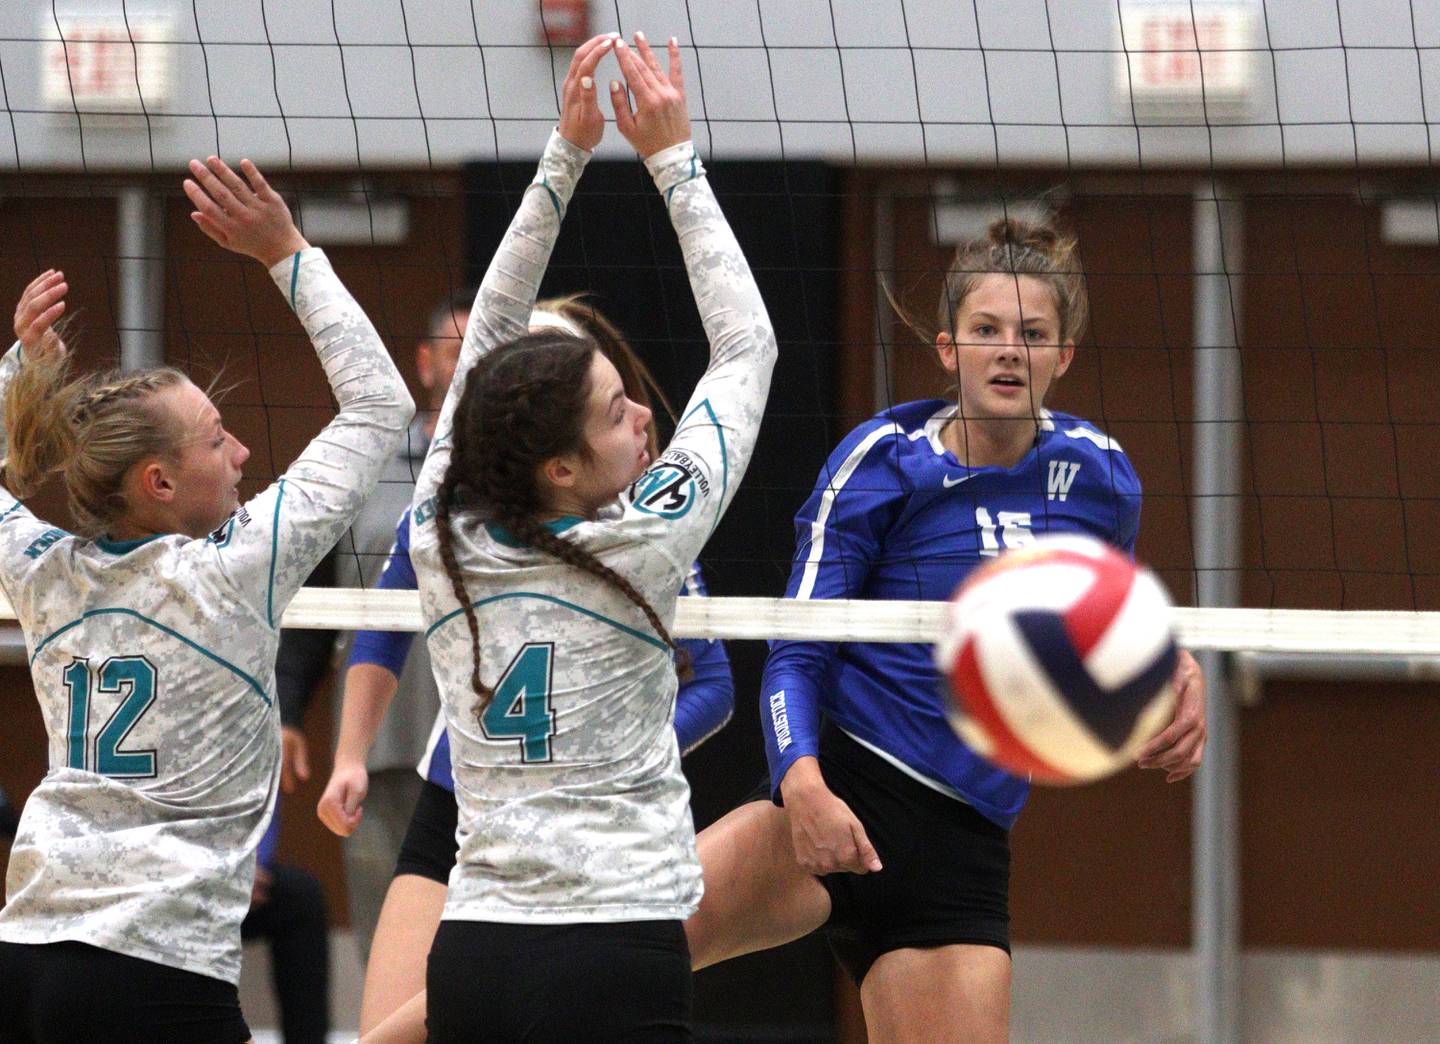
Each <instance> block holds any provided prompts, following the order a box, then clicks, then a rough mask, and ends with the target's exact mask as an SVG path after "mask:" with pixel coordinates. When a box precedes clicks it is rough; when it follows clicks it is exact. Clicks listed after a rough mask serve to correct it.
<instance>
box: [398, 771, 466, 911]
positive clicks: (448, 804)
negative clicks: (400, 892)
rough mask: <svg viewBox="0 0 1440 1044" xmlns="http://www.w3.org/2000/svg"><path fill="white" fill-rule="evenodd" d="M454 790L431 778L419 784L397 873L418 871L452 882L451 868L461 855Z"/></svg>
mask: <svg viewBox="0 0 1440 1044" xmlns="http://www.w3.org/2000/svg"><path fill="white" fill-rule="evenodd" d="M459 817H460V813H459V806H458V804H457V803H456V801H455V792H454V791H453V790H446V789H445V788H444V787H442V786H440V785H439V784H438V783H431V782H430V781H429V780H428V779H427V780H426V781H425V782H424V783H422V784H421V785H420V796H419V797H418V798H417V799H416V800H415V812H414V814H412V815H411V816H410V826H409V827H407V828H406V830H405V840H404V841H403V842H401V844H400V856H399V858H398V859H397V860H396V861H395V876H396V877H399V876H400V875H401V874H419V875H420V876H421V877H428V878H429V879H430V880H432V881H438V882H440V883H441V884H442V885H447V886H448V885H449V884H450V871H451V870H453V869H454V868H455V860H456V859H457V858H459V853H460V843H459V842H458V841H456V840H455V823H456V821H457V820H458V819H459Z"/></svg>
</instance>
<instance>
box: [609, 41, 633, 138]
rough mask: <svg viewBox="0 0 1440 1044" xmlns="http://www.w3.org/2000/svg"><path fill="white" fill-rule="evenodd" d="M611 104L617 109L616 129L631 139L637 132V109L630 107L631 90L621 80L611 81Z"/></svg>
mask: <svg viewBox="0 0 1440 1044" xmlns="http://www.w3.org/2000/svg"><path fill="white" fill-rule="evenodd" d="M616 53H617V54H618V53H619V52H618V51H617V52H616ZM610 105H611V107H612V108H613V109H614V110H615V127H616V129H617V130H619V131H620V133H621V134H623V135H624V136H625V138H626V140H629V139H630V138H631V137H632V136H633V135H634V134H635V110H634V109H632V108H631V107H630V92H629V91H627V90H626V89H625V85H624V84H623V83H621V82H620V81H619V80H611V81H610Z"/></svg>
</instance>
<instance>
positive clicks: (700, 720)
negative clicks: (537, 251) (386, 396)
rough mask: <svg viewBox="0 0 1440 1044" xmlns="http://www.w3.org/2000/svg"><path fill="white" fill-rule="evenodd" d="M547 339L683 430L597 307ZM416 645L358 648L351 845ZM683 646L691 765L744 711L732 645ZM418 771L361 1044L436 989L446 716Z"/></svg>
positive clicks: (406, 564)
mask: <svg viewBox="0 0 1440 1044" xmlns="http://www.w3.org/2000/svg"><path fill="white" fill-rule="evenodd" d="M546 328H557V329H561V330H564V331H565V332H568V333H571V334H574V335H576V336H582V335H588V336H590V337H591V338H593V339H594V341H595V343H596V344H597V345H599V347H600V350H601V351H602V352H603V353H604V354H605V357H606V358H607V359H609V360H610V361H611V363H613V364H614V366H615V369H616V371H617V372H618V373H619V374H620V379H621V383H622V384H623V385H624V388H625V394H626V396H627V397H628V398H629V399H630V400H631V401H632V402H635V403H637V404H639V405H641V406H643V407H645V408H646V409H647V410H652V411H653V405H654V404H655V403H657V402H658V405H659V406H660V407H661V408H662V409H664V410H665V412H666V413H667V414H668V415H669V416H670V419H671V422H672V423H673V422H674V420H675V411H674V410H673V409H672V408H671V407H670V404H669V402H668V401H666V399H665V396H664V393H663V392H661V390H660V388H659V386H658V385H657V384H656V383H655V379H654V377H652V376H651V374H650V372H649V370H648V369H647V368H646V367H645V364H644V363H643V362H641V361H640V358H639V357H638V356H637V355H636V354H635V353H634V350H633V349H632V348H631V347H630V344H629V343H628V342H627V341H626V339H625V337H624V335H623V334H621V332H620V331H619V330H618V329H617V328H616V327H615V325H614V324H613V323H611V322H610V320H609V319H608V318H606V317H605V316H604V315H603V314H602V313H601V312H599V311H597V310H596V309H595V308H594V307H593V306H592V305H590V304H589V303H587V302H585V301H584V300H583V299H580V298H578V297H567V298H559V299H556V300H549V301H541V302H539V303H537V304H536V306H535V310H534V312H533V313H531V316H530V329H531V330H532V331H536V330H541V329H546ZM647 436H648V445H649V454H650V456H651V457H652V458H653V457H658V456H659V455H660V443H659V434H658V432H657V431H656V428H655V424H654V421H653V418H652V421H651V423H650V424H649V425H648V432H647ZM378 587H380V588H381V589H382V590H402V591H413V590H415V587H416V583H415V569H414V566H413V565H412V564H411V562H410V512H409V511H408V510H407V511H406V512H405V513H404V515H403V516H402V517H401V519H400V523H399V525H398V526H397V527H396V530H395V543H394V545H393V547H392V548H391V551H390V555H389V557H388V558H387V559H386V561H385V568H384V571H383V572H382V573H381V575H380V579H379V582H378ZM680 593H681V595H682V596H684V597H699V598H703V597H705V595H706V590H705V581H704V578H703V577H702V575H701V573H700V567H699V564H698V563H697V564H696V565H695V567H694V568H693V569H692V570H691V572H690V574H689V576H687V577H686V578H685V582H684V586H683V587H682V588H681V590H680ZM414 638H415V635H414V634H413V633H412V632H409V631H361V632H359V633H358V634H357V635H356V636H355V642H354V644H353V646H352V647H351V652H350V657H349V661H348V663H347V666H346V678H345V705H344V709H343V710H342V712H341V728H340V737H339V740H338V742H337V745H336V753H335V768H334V770H333V772H332V773H331V776H330V781H329V783H328V784H327V785H326V788H325V793H324V795H323V796H322V797H321V799H320V804H319V807H318V809H317V812H318V814H319V816H320V819H321V821H322V822H323V823H325V825H326V826H328V827H329V828H330V829H331V830H333V831H334V832H335V833H337V834H339V835H341V836H342V837H348V836H349V835H350V834H351V833H352V832H353V831H354V830H355V828H356V827H357V826H358V825H359V822H360V816H361V812H362V803H363V801H364V799H365V794H366V783H367V772H366V769H365V764H366V753H367V750H368V747H369V743H370V741H371V739H372V738H373V736H374V735H375V734H376V731H377V729H378V728H379V725H380V720H381V718H382V717H383V715H384V714H385V713H386V710H387V708H388V706H389V704H390V702H391V700H392V699H393V697H394V695H395V694H396V693H397V691H398V685H399V679H400V677H401V675H402V673H403V671H404V669H405V664H406V661H407V659H408V658H409V657H410V656H411V655H412V654H413V652H414V651H415V650H413V649H412V646H413V643H414ZM679 644H680V647H681V649H683V650H684V652H685V653H686V654H687V655H688V656H689V657H690V664H691V671H692V672H693V674H692V677H691V678H690V679H689V680H688V681H686V682H684V683H683V684H682V685H681V686H680V691H679V692H678V693H677V695H676V698H675V738H676V740H677V741H678V743H679V746H680V752H681V754H682V755H683V754H688V753H690V751H692V750H694V749H695V748H696V747H698V746H699V745H700V744H701V743H703V742H705V740H707V739H709V738H710V737H711V736H713V735H714V734H715V733H716V732H718V731H719V730H720V729H721V728H722V727H724V725H725V723H726V722H728V721H729V720H730V716H731V714H732V712H733V711H734V707H735V685H734V681H733V679H732V678H731V674H730V661H729V659H728V657H727V656H726V655H725V646H724V643H722V642H719V641H710V640H707V639H702V638H697V639H681V640H680V643H679ZM427 667H428V664H427ZM418 769H419V773H420V776H421V778H422V779H423V780H424V781H425V782H424V785H423V788H422V790H421V794H420V797H419V800H418V801H417V802H416V805H415V812H414V815H413V816H412V818H411V823H410V828H409V830H408V831H407V833H406V836H405V840H404V843H403V845H402V846H401V850H400V855H399V859H398V861H397V865H396V867H395V875H394V879H393V881H392V882H391V885H390V889H389V892H388V893H387V894H386V897H385V905H384V908H383V910H382V913H381V917H380V921H379V924H378V926H377V930H376V934H375V941H374V944H373V946H372V950H371V959H370V961H369V964H368V966H367V968H366V973H365V994H364V998H363V1000H362V1002H361V1005H360V1032H361V1033H362V1034H363V1033H367V1032H369V1031H370V1030H371V1029H373V1028H374V1027H375V1026H377V1025H378V1024H379V1023H380V1022H382V1021H383V1020H384V1019H386V1018H387V1017H389V1015H390V1014H391V1013H392V1012H394V1011H395V1010H396V1009H397V1008H399V1007H400V1005H401V1004H403V1003H404V1002H406V1001H408V1000H410V999H411V998H412V997H414V996H416V995H417V994H419V993H420V992H421V991H423V990H424V988H425V957H426V955H427V954H428V953H429V952H430V944H431V942H432V941H433V940H434V938H435V929H436V928H437V927H438V926H439V924H440V914H441V912H442V910H443V909H444V906H445V892H446V887H447V885H448V883H449V879H450V871H451V870H452V869H454V866H455V856H456V851H457V847H458V846H457V843H456V840H455V827H456V803H455V779H454V775H453V774H452V772H451V764H450V736H449V733H448V732H446V730H445V717H444V715H443V714H440V715H437V716H436V718H435V726H434V728H433V729H432V730H431V734H430V742H429V744H428V745H427V748H426V751H425V755H424V758H423V759H422V760H421V762H420V764H419V766H418Z"/></svg>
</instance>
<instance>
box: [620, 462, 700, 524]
mask: <svg viewBox="0 0 1440 1044" xmlns="http://www.w3.org/2000/svg"><path fill="white" fill-rule="evenodd" d="M630 502H631V503H632V504H634V505H635V506H636V507H637V508H639V509H640V510H641V511H643V512H645V513H646V514H648V515H658V516H659V517H661V518H681V517H683V516H684V515H685V514H687V513H688V512H689V511H690V507H691V505H692V504H694V503H695V478H694V476H693V475H691V474H690V472H689V471H687V470H686V469H685V468H683V467H681V466H679V465H678V464H673V463H671V462H669V461H663V460H662V461H661V462H659V463H658V464H656V465H655V466H654V467H652V468H651V469H650V470H649V471H647V472H645V474H643V475H641V476H640V477H639V478H638V479H636V480H635V481H634V482H633V483H631V485H630Z"/></svg>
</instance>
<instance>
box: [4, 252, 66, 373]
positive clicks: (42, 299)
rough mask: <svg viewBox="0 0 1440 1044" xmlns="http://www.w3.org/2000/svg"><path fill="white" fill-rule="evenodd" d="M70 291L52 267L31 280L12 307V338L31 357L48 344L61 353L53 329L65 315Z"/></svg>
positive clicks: (60, 343)
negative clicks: (66, 295) (13, 337)
mask: <svg viewBox="0 0 1440 1044" xmlns="http://www.w3.org/2000/svg"><path fill="white" fill-rule="evenodd" d="M69 289H70V284H69V283H67V282H65V273H64V272H60V271H57V270H55V269H53V268H51V269H47V270H46V271H44V272H41V273H40V274H39V275H38V276H36V277H35V278H34V279H32V280H30V285H29V286H27V287H26V288H25V292H24V293H22V294H21V295H20V302H19V303H18V304H17V305H16V306H15V337H16V339H17V340H18V341H19V342H20V343H21V344H22V345H23V346H24V350H25V351H27V352H30V353H31V354H34V353H36V352H39V351H41V350H44V349H48V348H49V347H50V346H51V345H56V346H59V347H60V348H61V350H64V344H63V343H62V342H61V340H60V337H59V335H58V334H56V333H55V330H54V326H55V323H56V321H57V320H59V318H60V317H61V316H62V315H64V314H65V293H66V291H67V290H69Z"/></svg>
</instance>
